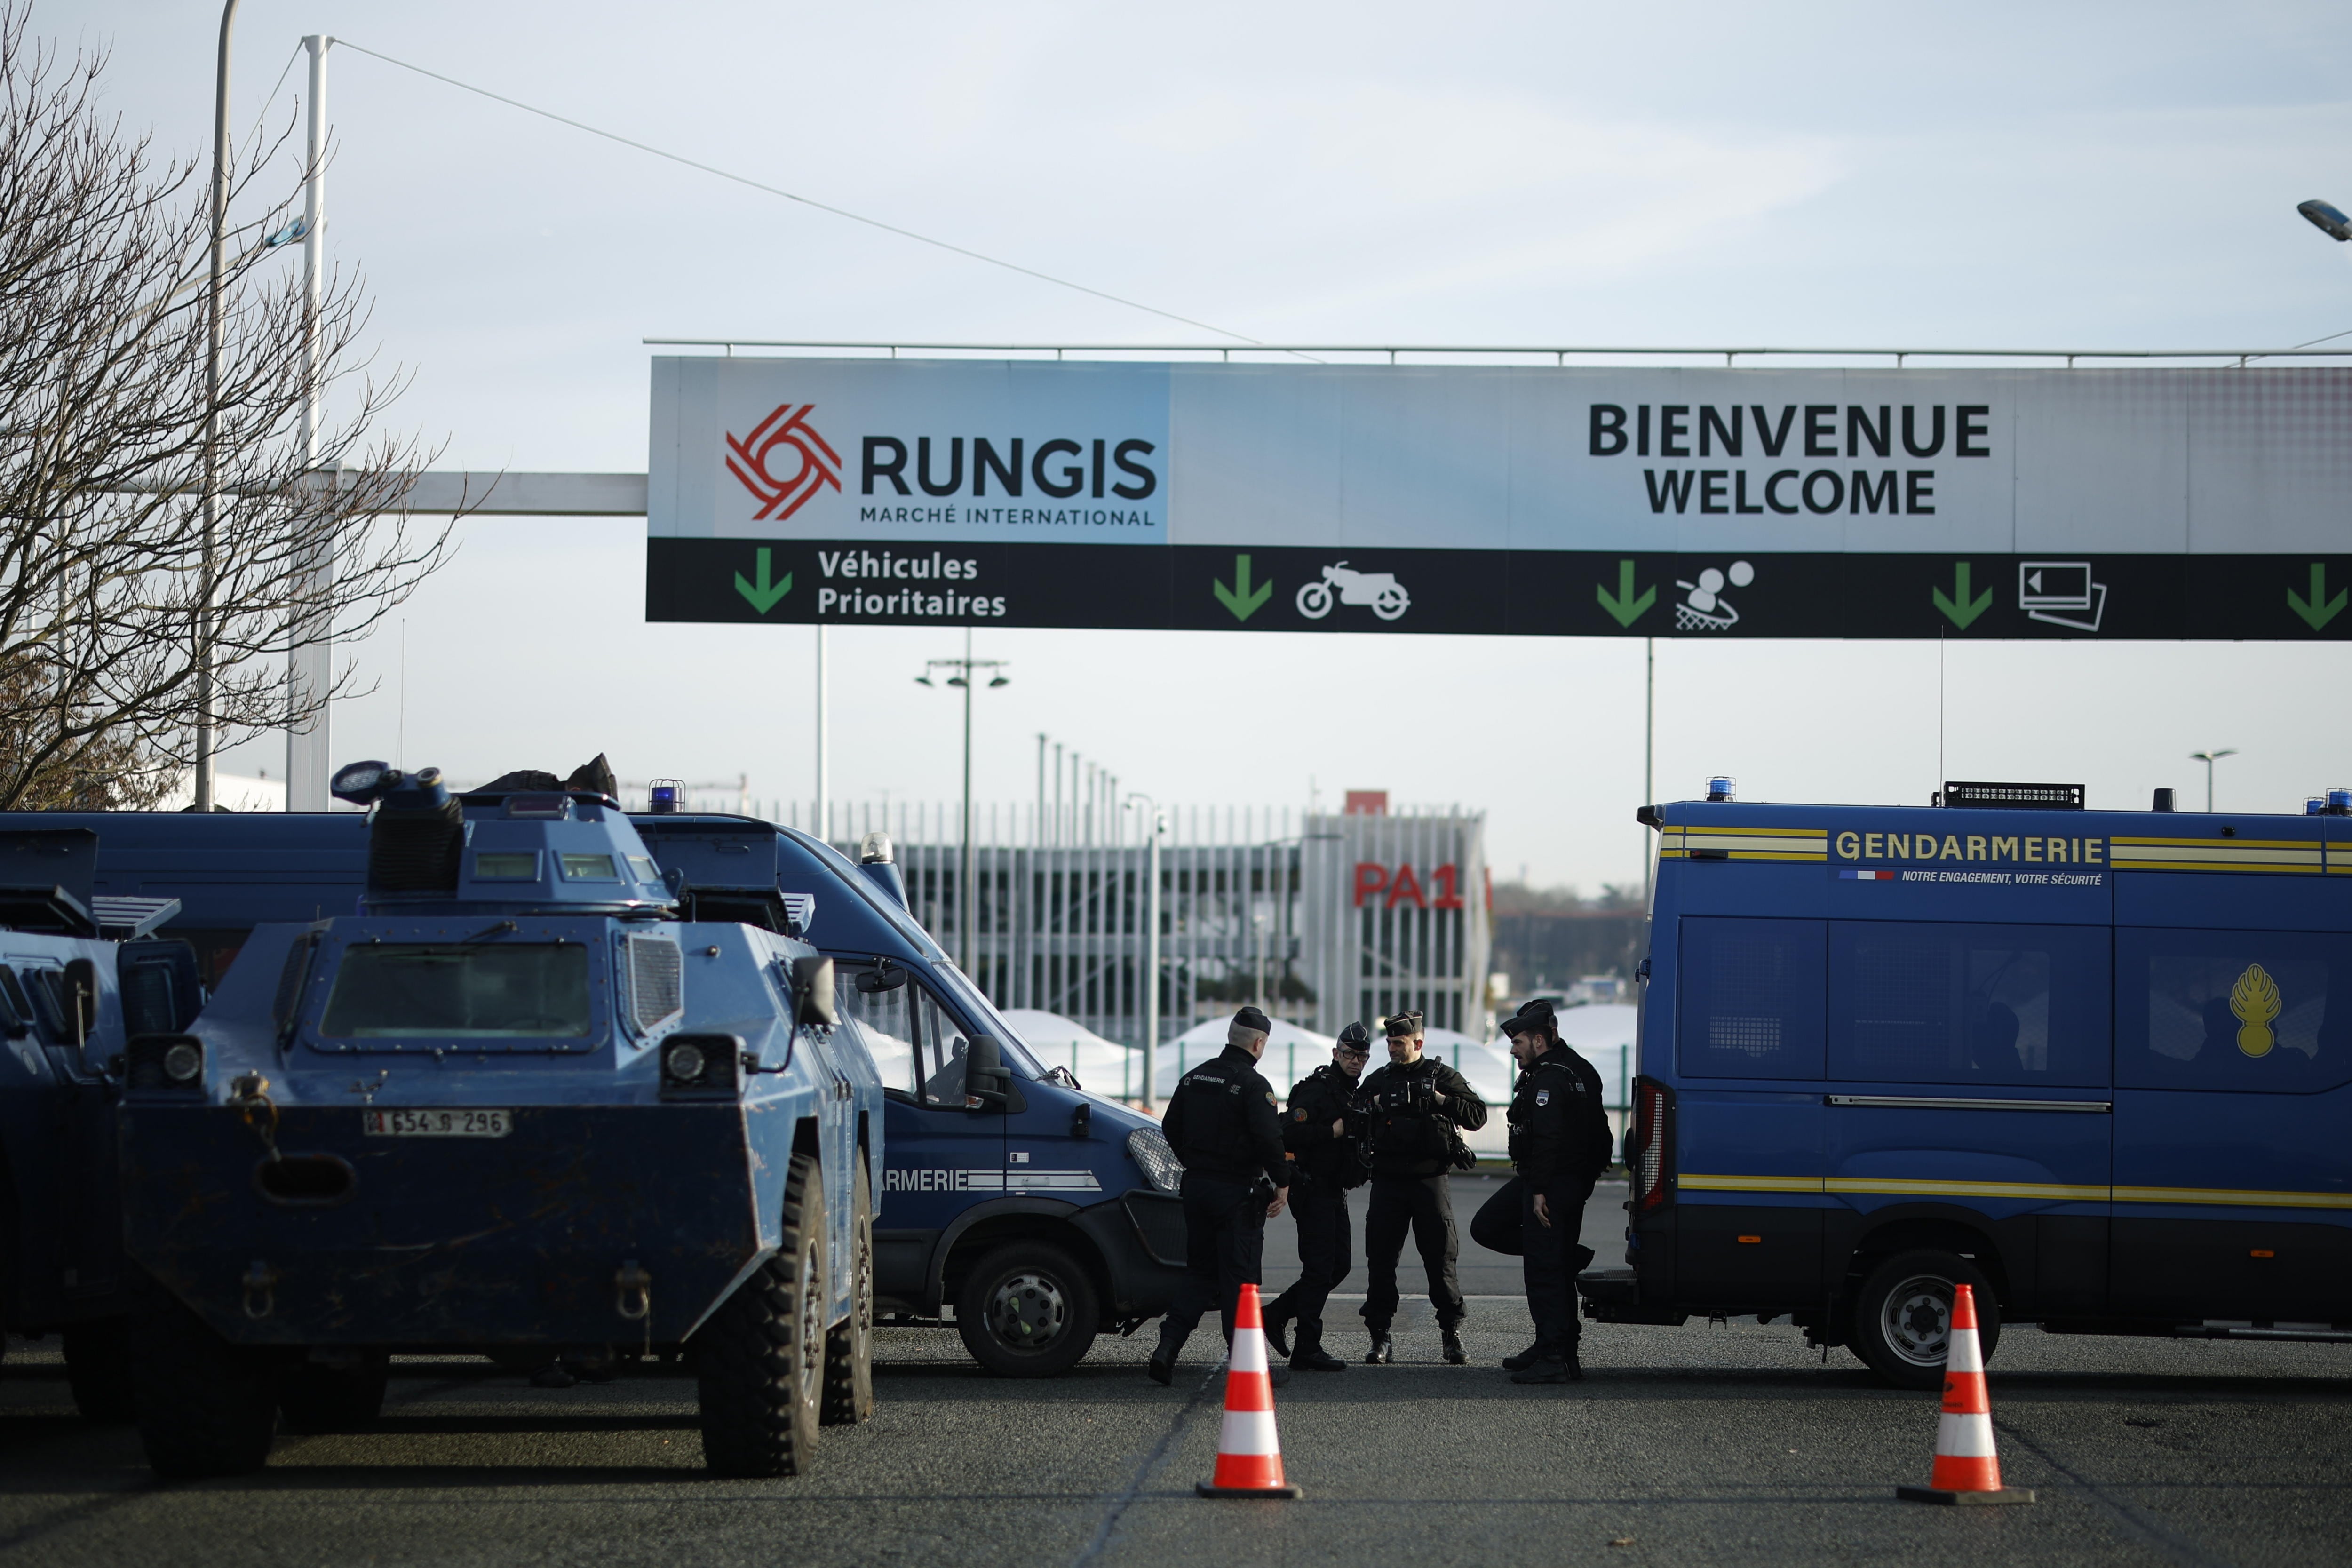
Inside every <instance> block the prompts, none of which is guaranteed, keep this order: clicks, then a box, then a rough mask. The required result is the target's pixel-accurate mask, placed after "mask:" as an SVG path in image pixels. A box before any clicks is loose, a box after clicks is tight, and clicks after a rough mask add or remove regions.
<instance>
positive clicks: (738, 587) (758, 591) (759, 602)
mask: <svg viewBox="0 0 2352 1568" xmlns="http://www.w3.org/2000/svg"><path fill="white" fill-rule="evenodd" d="M770 553H771V552H770V551H769V550H768V549H767V547H766V546H764V545H763V546H761V550H760V585H759V586H758V587H756V588H755V587H753V586H752V585H751V584H750V583H748V582H746V581H745V580H744V577H743V574H741V573H740V572H738V573H736V574H735V591H736V592H737V593H739V594H740V595H743V597H745V598H746V599H749V600H750V601H751V607H752V608H753V609H755V610H757V611H759V612H760V613H761V615H763V616H764V615H766V614H767V613H768V612H769V611H770V610H772V609H774V608H775V607H776V601H777V600H779V599H781V598H782V597H783V596H784V595H787V594H789V593H791V592H792V591H793V574H791V573H789V572H787V573H785V574H784V580H783V581H782V582H781V583H772V582H771V581H769V578H768V557H769V555H770Z"/></svg>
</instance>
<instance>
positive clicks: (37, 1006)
mask: <svg viewBox="0 0 2352 1568" xmlns="http://www.w3.org/2000/svg"><path fill="white" fill-rule="evenodd" d="M21 978H22V979H23V981H24V989H25V994H26V996H27V997H28V998H30V1000H31V1003H32V1016H33V1018H34V1019H35V1020H36V1021H37V1023H38V1024H39V1025H40V1026H41V1038H43V1039H45V1040H47V1041H48V1042H49V1044H51V1045H53V1046H62V1045H66V1044H68V1043H69V1039H68V1036H67V1034H66V1011H65V1007H64V1005H63V1004H62V1003H61V1002H60V1000H59V999H58V972H57V971H56V970H54V969H51V968H49V967H48V966H47V965H46V964H40V965H35V964H27V965H26V966H25V970H24V973H23V974H22V976H21ZM12 1000H13V998H12Z"/></svg>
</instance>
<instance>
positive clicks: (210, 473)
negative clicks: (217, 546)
mask: <svg viewBox="0 0 2352 1568" xmlns="http://www.w3.org/2000/svg"><path fill="white" fill-rule="evenodd" d="M235 22H236V0H227V4H226V5H223V6H222V7H221V25H220V61H219V68H218V71H217V73H216V74H215V78H214V81H213V192H212V209H213V210H212V220H213V222H212V230H213V232H212V270H211V274H210V281H209V282H208V284H207V286H206V288H205V327H206V329H207V331H209V332H210V334H211V342H210V344H209V346H208V350H207V352H206V353H205V490H204V525H203V526H204V533H203V538H202V542H201V551H200V553H199V556H198V559H197V564H196V779H195V794H196V800H195V806H196V809H197V810H198V811H200V812H210V811H211V810H212V808H213V749H214V743H215V739H216V737H215V735H214V733H213V536H214V532H215V526H216V524H217V521H218V516H219V509H220V384H221V352H222V344H223V342H225V341H226V333H225V331H224V330H223V325H222V322H221V279H222V275H223V274H224V273H225V272H226V270H227V266H226V258H225V256H224V252H225V250H226V246H227V231H228V59H229V56H228V45H229V28H230V26H231V25H232V24H234V23H235Z"/></svg>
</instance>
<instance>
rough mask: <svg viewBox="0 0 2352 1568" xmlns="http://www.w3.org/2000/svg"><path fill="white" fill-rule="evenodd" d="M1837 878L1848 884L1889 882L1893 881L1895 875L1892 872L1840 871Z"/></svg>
mask: <svg viewBox="0 0 2352 1568" xmlns="http://www.w3.org/2000/svg"><path fill="white" fill-rule="evenodd" d="M1838 876H1839V877H1840V878H1841V879H1843V880H1845V881H1848V882H1891V881H1893V880H1895V873H1894V872H1892V871H1840V872H1839V873H1838Z"/></svg>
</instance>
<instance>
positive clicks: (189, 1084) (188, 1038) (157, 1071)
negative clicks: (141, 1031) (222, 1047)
mask: <svg viewBox="0 0 2352 1568" xmlns="http://www.w3.org/2000/svg"><path fill="white" fill-rule="evenodd" d="M122 1056H123V1079H124V1086H125V1087H126V1088H128V1089H133V1090H140V1091H144V1092H147V1093H151V1094H152V1093H155V1092H158V1091H162V1092H166V1093H173V1094H190V1093H194V1092H197V1091H200V1090H201V1089H203V1088H204V1081H205V1043H204V1042H203V1041H202V1040H199V1039H197V1038H196V1037H194V1035H133V1036H132V1037H131V1040H130V1043H129V1045H128V1046H127V1047H126V1048H125V1049H124V1051H123V1053H122Z"/></svg>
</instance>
